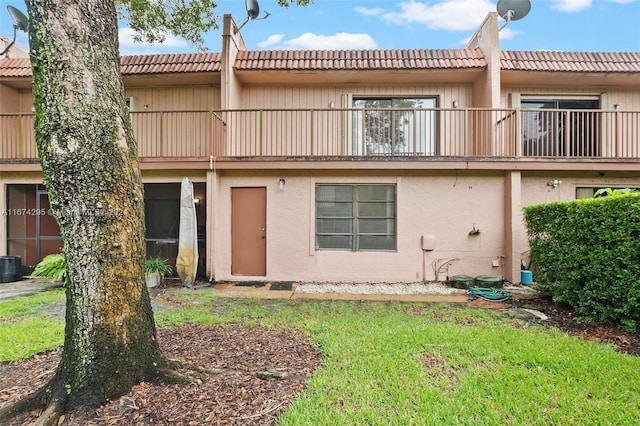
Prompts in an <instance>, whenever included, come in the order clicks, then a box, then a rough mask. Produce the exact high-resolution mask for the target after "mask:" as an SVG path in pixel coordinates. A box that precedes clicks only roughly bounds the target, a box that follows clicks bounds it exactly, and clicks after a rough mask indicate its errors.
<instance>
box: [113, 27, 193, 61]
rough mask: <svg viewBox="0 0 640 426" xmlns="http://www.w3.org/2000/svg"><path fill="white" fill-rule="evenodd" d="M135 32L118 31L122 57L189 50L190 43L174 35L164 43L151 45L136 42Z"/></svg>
mask: <svg viewBox="0 0 640 426" xmlns="http://www.w3.org/2000/svg"><path fill="white" fill-rule="evenodd" d="M134 35H135V31H133V30H132V29H131V28H121V29H119V30H118V39H119V40H120V54H121V55H144V54H150V53H161V52H163V51H166V50H167V48H180V49H185V50H186V49H187V48H188V47H189V43H187V42H186V41H185V40H182V39H179V38H177V37H174V36H172V35H167V37H166V39H165V40H164V42H163V43H161V44H160V43H157V44H151V43H145V42H136V41H134Z"/></svg>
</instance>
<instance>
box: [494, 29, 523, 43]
mask: <svg viewBox="0 0 640 426" xmlns="http://www.w3.org/2000/svg"><path fill="white" fill-rule="evenodd" d="M518 34H520V31H514V30H513V29H511V28H509V27H505V28H503V29H501V30H500V32H499V33H498V37H499V38H500V40H509V39H512V38H514V37H515V36H516V35H518Z"/></svg>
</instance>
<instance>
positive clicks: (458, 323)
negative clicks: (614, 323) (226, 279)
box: [0, 290, 640, 425]
mask: <svg viewBox="0 0 640 426" xmlns="http://www.w3.org/2000/svg"><path fill="white" fill-rule="evenodd" d="M5 303H6V302H5ZM164 303H166V304H172V305H175V306H178V307H179V308H178V309H173V310H166V311H162V312H160V313H158V314H157V315H156V320H157V323H158V326H159V327H171V326H179V325H181V324H185V323H205V324H225V323H242V324H245V325H247V326H256V325H260V326H263V327H295V328H298V329H301V330H303V331H305V332H306V333H308V335H309V336H310V338H311V340H312V342H313V344H314V345H316V347H317V348H318V350H319V351H320V352H321V353H322V355H323V365H322V367H321V368H320V369H319V370H317V371H316V372H315V373H314V375H313V377H312V378H311V379H310V380H309V381H308V382H307V390H306V392H305V393H304V394H303V395H301V396H299V397H298V398H296V399H295V400H294V401H293V403H292V404H291V406H290V407H289V408H288V409H287V411H286V412H285V413H284V414H283V415H282V416H281V417H280V419H279V422H280V424H282V425H317V424H341V425H342V424H344V425H360V424H373V425H411V424H414V425H422V424H424V425H432V424H438V425H439V424H447V425H455V424H460V425H550V424H562V425H578V424H580V425H582V424H635V423H636V422H637V418H638V415H639V413H640V374H638V371H640V358H638V357H633V356H629V355H624V354H620V353H618V352H616V351H615V350H614V348H613V347H612V346H610V345H607V344H602V343H597V342H588V341H584V340H581V339H579V338H575V337H568V336H566V335H565V334H563V333H561V332H559V331H557V330H556V331H553V330H552V331H549V330H546V329H544V328H541V327H537V326H529V327H525V326H523V323H520V322H517V321H516V320H512V319H507V318H506V317H504V316H503V315H502V314H500V313H496V312H492V311H485V310H478V309H469V308H465V307H460V306H451V305H423V304H408V303H396V302H347V301H313V300H289V301H283V300H262V299H235V298H217V297H215V296H214V295H213V294H212V293H211V292H210V291H199V292H194V291H192V290H188V291H180V292H177V293H173V294H171V295H167V296H165V297H164ZM14 309H17V308H14ZM18 311H19V312H23V313H24V312H27V311H28V308H25V307H23V308H20V309H17V310H16V312H18ZM35 311H37V309H36V310H35ZM35 311H34V312H35ZM2 312H4V310H3V304H2V303H0V315H2ZM30 316H31V314H27V315H26V316H25V315H23V317H22V318H23V319H22V320H21V321H19V322H22V321H26V319H27V318H29V317H30ZM36 316H37V315H36ZM0 321H1V320H0ZM12 324H13V322H11V323H7V322H4V323H2V322H0V332H2V329H4V328H5V327H8V326H10V325H12ZM53 347H55V346H53ZM4 351H6V348H5V343H2V342H1V341H0V353H3V352H4Z"/></svg>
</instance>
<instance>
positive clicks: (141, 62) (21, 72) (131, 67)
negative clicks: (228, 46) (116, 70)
mask: <svg viewBox="0 0 640 426" xmlns="http://www.w3.org/2000/svg"><path fill="white" fill-rule="evenodd" d="M120 63H121V67H122V68H121V69H122V74H123V75H137V74H170V73H188V72H219V71H220V53H189V54H183V55H177V54H176V55H173V54H171V55H169V54H165V55H132V56H123V57H121V58H120ZM0 77H31V64H30V63H29V59H22V58H21V59H3V60H0Z"/></svg>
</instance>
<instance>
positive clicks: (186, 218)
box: [176, 177, 198, 287]
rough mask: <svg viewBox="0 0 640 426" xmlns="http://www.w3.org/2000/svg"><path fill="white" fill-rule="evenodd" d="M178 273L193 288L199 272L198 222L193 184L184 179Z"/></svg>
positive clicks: (181, 195)
mask: <svg viewBox="0 0 640 426" xmlns="http://www.w3.org/2000/svg"><path fill="white" fill-rule="evenodd" d="M178 238H179V239H178V258H177V259H176V271H177V272H178V276H179V277H180V280H182V284H183V285H185V286H189V287H191V286H193V284H194V283H195V280H196V271H197V270H198V221H197V219H196V208H195V204H194V198H193V184H192V183H191V181H190V180H189V178H187V177H185V178H183V179H182V186H181V188H180V235H179V237H178Z"/></svg>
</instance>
